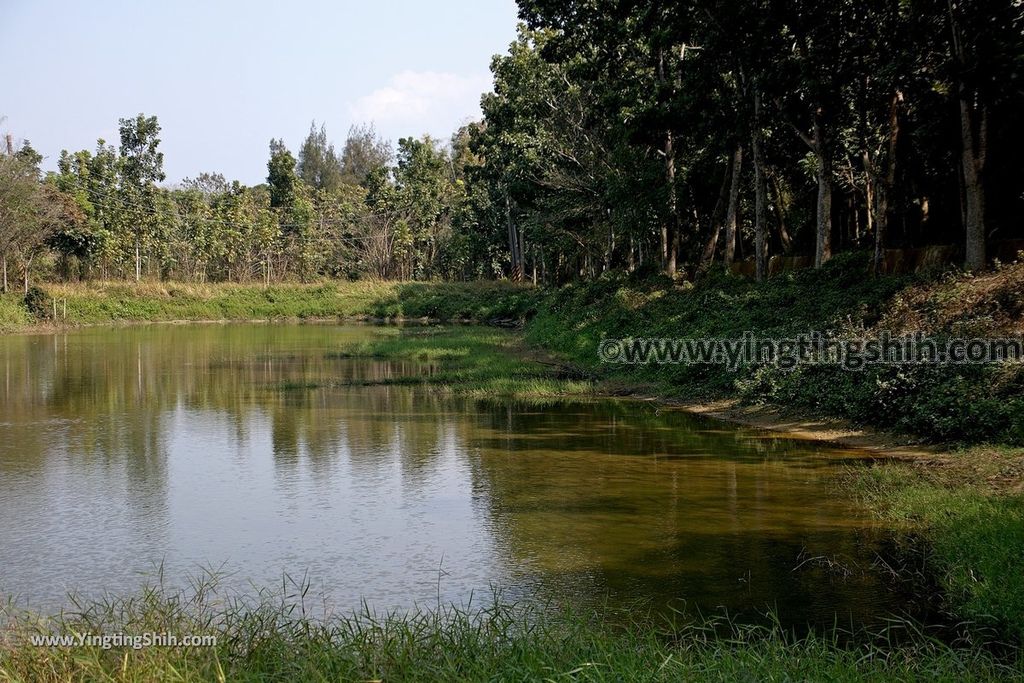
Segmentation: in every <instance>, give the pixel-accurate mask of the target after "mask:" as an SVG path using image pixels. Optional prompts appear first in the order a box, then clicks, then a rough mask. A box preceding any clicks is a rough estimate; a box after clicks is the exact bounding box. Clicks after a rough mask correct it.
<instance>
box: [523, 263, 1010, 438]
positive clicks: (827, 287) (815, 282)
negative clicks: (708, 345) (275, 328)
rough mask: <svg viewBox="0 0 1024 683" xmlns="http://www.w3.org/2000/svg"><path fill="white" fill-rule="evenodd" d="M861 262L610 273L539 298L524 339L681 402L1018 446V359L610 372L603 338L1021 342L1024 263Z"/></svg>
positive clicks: (652, 367) (656, 367) (648, 368)
mask: <svg viewBox="0 0 1024 683" xmlns="http://www.w3.org/2000/svg"><path fill="white" fill-rule="evenodd" d="M867 266H868V264H867V260H866V257H865V255H861V254H852V255H844V256H843V257H841V258H836V259H834V260H833V261H832V262H830V263H829V264H827V265H826V267H825V268H823V269H822V270H820V271H813V270H807V271H800V272H796V273H790V274H784V275H781V276H779V277H776V278H773V279H772V280H770V281H768V282H767V283H764V284H757V283H753V282H750V281H748V280H743V279H740V278H735V277H725V276H718V277H714V276H712V277H709V278H707V279H705V280H704V281H702V282H699V283H698V284H697V285H695V286H691V285H684V286H681V287H669V286H667V285H666V283H663V282H657V281H654V282H652V281H640V282H634V281H630V280H629V279H626V278H607V279H603V280H600V281H598V282H594V283H589V284H585V285H577V286H572V287H567V288H564V289H562V290H559V291H557V292H553V293H552V294H551V295H549V296H548V297H546V298H544V299H543V300H542V301H541V303H540V306H539V309H538V313H537V315H536V316H535V317H534V318H533V320H532V321H531V323H530V324H529V325H528V327H527V330H526V334H527V339H528V340H529V341H530V342H531V343H533V344H535V345H538V346H541V347H543V348H546V349H550V350H553V351H555V352H557V353H559V354H561V355H563V356H564V357H566V358H569V359H571V360H572V362H573V363H575V364H577V365H580V366H582V367H585V368H588V369H591V370H592V371H594V372H600V373H601V374H602V375H604V376H606V377H612V378H620V379H623V380H627V381H630V382H638V383H646V384H648V385H650V387H651V390H652V391H653V392H655V393H658V394H661V395H666V396H674V397H679V398H684V399H688V400H693V399H694V398H697V399H707V400H710V399H719V398H725V397H739V398H741V399H742V400H744V401H747V402H753V403H758V402H764V403H771V404H776V405H782V406H787V407H790V408H795V409H799V410H802V411H806V412H810V413H817V414H822V415H828V416H832V417H839V418H845V419H848V420H851V421H853V422H855V423H857V424H862V425H870V426H872V427H878V428H883V429H892V430H896V431H899V432H903V433H907V434H914V435H917V436H919V437H921V438H922V439H925V440H930V441H934V442H939V443H950V442H953V443H964V444H977V443H1006V444H1015V445H1024V367H1022V366H1021V365H1007V366H979V365H945V366H931V365H923V364H922V365H899V366H897V365H874V366H869V367H867V368H865V369H863V370H860V371H849V370H844V369H842V368H840V367H838V366H836V365H818V366H812V365H803V366H800V367H799V368H797V369H796V370H793V371H785V370H781V369H778V368H775V367H770V366H755V365H748V366H743V367H740V368H738V369H736V370H730V369H727V368H726V367H725V366H723V365H707V364H705V365H693V364H676V365H650V366H608V365H602V364H601V363H600V361H599V359H598V346H599V344H600V343H601V341H602V340H603V339H630V338H646V339H650V338H670V339H678V338H689V339H696V338H703V339H741V338H742V337H743V335H744V333H746V332H751V333H753V334H754V336H755V337H757V338H761V339H766V338H774V339H786V338H792V337H794V336H795V335H798V334H801V333H809V332H811V331H820V332H823V333H833V334H835V335H837V336H838V337H840V338H878V337H879V335H880V334H881V333H882V332H883V331H888V332H891V333H893V334H895V335H901V334H906V333H913V332H916V331H921V332H923V333H924V334H926V335H929V336H931V337H935V338H938V339H941V338H949V337H965V338H975V337H1004V336H1017V337H1020V336H1021V335H1022V334H1024V264H1022V265H1015V266H1012V267H1008V268H1005V269H1004V270H1002V271H1000V272H998V273H993V274H989V275H985V276H982V277H973V278H972V277H968V276H956V275H952V276H939V275H938V274H932V275H918V276H897V277H880V278H872V277H870V276H869V274H868V267H867Z"/></svg>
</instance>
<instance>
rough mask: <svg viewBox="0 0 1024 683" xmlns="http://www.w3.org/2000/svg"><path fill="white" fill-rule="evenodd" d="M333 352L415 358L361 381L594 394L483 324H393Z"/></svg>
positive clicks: (482, 392) (523, 395)
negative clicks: (400, 371) (396, 370)
mask: <svg viewBox="0 0 1024 683" xmlns="http://www.w3.org/2000/svg"><path fill="white" fill-rule="evenodd" d="M330 355H331V356H332V357H344V358H381V359H388V360H405V361H415V363H416V365H410V366H409V372H408V374H404V375H391V376H389V377H387V378H384V379H379V380H359V383H360V384H361V385H369V384H378V385H383V384H390V385H417V386H420V387H423V388H424V389H427V390H430V391H436V392H443V393H450V394H455V395H460V396H469V397H473V398H487V397H494V396H506V397H515V398H520V399H534V400H543V399H547V398H556V397H564V396H581V395H592V394H594V392H595V385H594V383H593V382H592V381H590V380H588V379H586V378H584V377H579V376H566V374H565V373H566V371H565V370H564V369H562V368H559V367H558V366H557V365H551V364H548V363H546V361H545V360H544V359H543V358H541V357H539V356H538V355H537V353H536V352H535V351H533V350H530V349H527V348H525V347H524V346H523V344H522V340H521V337H520V335H518V334H514V333H512V332H509V331H506V330H502V329H496V328H486V327H469V326H466V327H462V326H454V327H450V326H448V327H446V326H436V325H433V326H429V327H404V328H392V329H389V330H388V331H387V334H386V335H385V336H383V338H378V339H375V340H373V341H366V342H358V343H350V344H347V345H345V344H341V345H340V346H339V347H338V349H337V350H336V351H332V352H331V354H330ZM321 386H323V384H303V385H301V386H294V385H287V386H282V387H281V388H284V389H290V390H310V389H317V388H320V387H321Z"/></svg>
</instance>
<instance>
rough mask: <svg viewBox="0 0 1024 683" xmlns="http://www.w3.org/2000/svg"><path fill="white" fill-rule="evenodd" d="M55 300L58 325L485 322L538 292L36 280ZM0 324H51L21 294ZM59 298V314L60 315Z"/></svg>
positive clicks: (519, 307)
mask: <svg viewBox="0 0 1024 683" xmlns="http://www.w3.org/2000/svg"><path fill="white" fill-rule="evenodd" d="M42 289H43V290H44V291H45V292H46V294H47V295H48V296H49V297H51V298H55V299H57V301H58V320H57V321H56V322H57V323H58V324H62V325H64V324H66V325H87V324H104V323H116V322H157V321H169V320H266V319H312V318H349V317H353V318H354V317H371V318H431V319H436V320H468V321H476V322H485V323H486V322H491V321H495V320H520V319H522V318H523V317H525V316H526V315H528V314H529V313H530V312H531V311H532V310H533V308H534V306H535V305H536V301H537V299H538V298H539V290H537V289H534V288H532V287H528V286H522V285H515V284H512V283H503V282H472V283H439V282H418V283H396V282H377V281H365V282H329V283H320V284H310V285H300V284H291V285H289V284H285V285H273V286H271V287H268V288H264V287H262V286H259V285H234V284H216V285H197V284H182V283H153V282H143V283H124V282H95V283H84V284H69V285H44V286H43V287H42ZM0 302H2V303H0V326H2V327H0V329H3V330H4V331H14V330H17V329H25V328H27V327H29V326H31V325H33V324H40V323H42V324H52V323H53V322H54V321H53V320H52V319H51V318H52V313H49V311H50V310H51V308H50V306H49V305H46V306H44V307H45V308H46V309H47V315H46V317H44V318H42V319H41V320H37V319H34V318H32V316H31V315H30V314H29V313H28V312H27V310H25V308H24V306H23V305H21V298H20V297H17V296H15V295H9V296H7V297H4V298H3V299H0ZM65 302H66V306H67V308H66V317H65V307H64V306H65Z"/></svg>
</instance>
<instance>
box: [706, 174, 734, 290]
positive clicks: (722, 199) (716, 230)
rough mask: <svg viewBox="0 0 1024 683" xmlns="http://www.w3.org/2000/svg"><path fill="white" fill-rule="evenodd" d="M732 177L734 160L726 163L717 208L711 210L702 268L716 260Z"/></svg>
mask: <svg viewBox="0 0 1024 683" xmlns="http://www.w3.org/2000/svg"><path fill="white" fill-rule="evenodd" d="M731 179H732V160H731V159H730V161H729V163H727V164H726V168H725V171H724V172H723V173H722V184H721V186H720V187H719V188H718V201H717V202H716V203H715V209H714V211H712V212H711V233H710V234H709V235H708V241H707V243H706V244H705V245H704V251H703V253H702V254H701V257H700V268H701V270H706V269H707V268H708V266H710V265H711V263H712V262H713V261H714V260H715V250H716V249H717V248H718V237H719V235H720V234H721V232H722V206H723V205H724V204H725V203H726V202H727V201H728V200H729V181H730V180H731Z"/></svg>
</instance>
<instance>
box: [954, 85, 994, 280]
mask: <svg viewBox="0 0 1024 683" xmlns="http://www.w3.org/2000/svg"><path fill="white" fill-rule="evenodd" d="M971 109H972V107H971V104H970V103H969V102H968V101H966V99H965V97H964V95H963V94H961V97H960V135H961V148H962V153H961V158H962V159H961V160H962V164H963V171H964V200H965V205H966V206H965V209H966V210H965V213H966V224H965V226H964V228H965V229H966V233H967V243H966V248H965V250H964V253H965V259H964V265H965V266H966V268H967V270H972V271H980V270H984V268H985V184H984V180H983V176H984V171H985V155H986V152H987V151H988V150H987V140H986V138H987V132H988V131H987V127H988V121H987V118H988V112H987V111H986V110H985V108H984V107H982V109H981V112H980V119H981V121H980V122H979V124H978V132H977V134H975V131H974V121H973V119H974V116H973V115H972V113H973V112H972V111H971Z"/></svg>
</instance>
